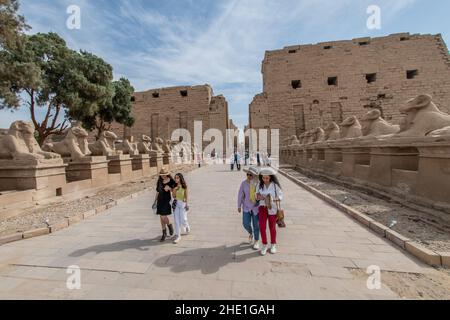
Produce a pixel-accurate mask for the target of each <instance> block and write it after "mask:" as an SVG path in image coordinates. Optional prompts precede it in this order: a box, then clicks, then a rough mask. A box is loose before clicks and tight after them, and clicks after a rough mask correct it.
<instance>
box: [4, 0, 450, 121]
mask: <svg viewBox="0 0 450 320" xmlns="http://www.w3.org/2000/svg"><path fill="white" fill-rule="evenodd" d="M20 4H21V8H20V12H21V14H23V15H24V16H25V18H26V21H27V23H28V24H29V25H30V26H31V27H32V29H31V31H29V33H37V32H49V31H53V32H57V33H58V34H60V35H61V36H62V37H63V38H64V39H65V40H66V41H67V44H68V46H69V47H70V48H72V49H75V50H80V49H82V50H86V51H89V52H92V53H94V54H96V55H99V56H100V57H102V58H103V59H105V60H106V61H107V62H109V63H110V64H111V65H112V66H113V68H114V76H115V78H116V79H118V78H120V77H126V78H128V79H129V80H130V81H131V82H132V84H133V86H134V87H135V88H136V90H137V91H145V90H148V89H152V88H161V87H166V86H178V85H201V84H205V83H208V84H210V85H211V86H212V87H213V89H214V93H215V94H216V95H219V94H223V95H224V96H225V97H226V98H227V101H228V102H229V112H230V118H231V119H233V120H234V122H235V124H236V125H237V126H238V127H240V128H243V127H244V126H245V125H246V124H247V123H248V106H249V104H250V102H251V101H252V99H253V97H254V96H255V95H256V94H258V93H260V92H261V91H262V75H261V62H262V60H263V59H264V54H265V51H266V50H275V49H281V48H283V47H285V46H289V45H297V44H310V43H318V42H325V41H334V40H350V39H353V38H359V37H367V36H369V37H377V36H385V35H389V34H392V33H400V32H410V33H422V34H437V33H441V34H442V35H443V37H444V40H445V41H446V42H447V44H449V45H450V23H448V17H447V15H448V13H449V12H450V1H448V0H433V1H426V0H379V1H376V0H277V1H274V0H164V1H163V0H158V1H157V0H128V1H127V0H39V1H36V0H21V1H20ZM71 5H76V6H78V7H79V8H80V18H81V20H80V21H81V26H80V29H69V28H68V27H67V25H66V22H67V20H68V18H69V14H68V13H67V8H68V7H69V6H71ZM371 5H377V6H378V7H379V8H380V9H381V28H380V29H379V30H377V29H369V28H368V27H367V20H368V18H369V16H370V14H368V13H367V8H368V7H369V6H371ZM42 113H43V112H41V114H40V116H42ZM18 119H24V120H29V119H30V116H29V111H28V109H27V108H26V107H25V106H23V107H22V108H20V109H19V110H18V111H15V112H13V113H11V111H7V110H0V128H7V127H9V125H10V123H11V122H12V121H14V120H18Z"/></svg>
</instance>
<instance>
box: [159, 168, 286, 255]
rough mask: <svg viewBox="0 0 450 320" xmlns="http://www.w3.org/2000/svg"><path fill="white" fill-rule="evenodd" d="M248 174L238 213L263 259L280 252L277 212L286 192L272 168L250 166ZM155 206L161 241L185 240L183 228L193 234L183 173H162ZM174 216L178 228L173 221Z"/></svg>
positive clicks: (250, 241)
mask: <svg viewBox="0 0 450 320" xmlns="http://www.w3.org/2000/svg"><path fill="white" fill-rule="evenodd" d="M246 174H247V179H246V180H245V181H243V182H242V184H241V186H240V188H239V193H238V202H237V206H238V212H239V213H242V217H243V225H244V228H245V230H246V231H247V232H248V235H249V236H248V241H249V244H250V245H251V246H252V247H253V249H254V250H260V252H261V254H262V255H263V256H264V255H266V254H267V252H268V251H269V252H270V253H272V254H275V253H276V252H277V219H278V217H277V212H278V209H279V208H280V207H281V205H280V202H281V200H282V199H283V191H282V189H281V186H280V183H279V181H278V178H277V176H276V172H275V171H274V170H273V169H272V168H270V167H268V168H263V169H261V170H259V169H258V168H256V167H250V169H249V170H248V171H247V173H246ZM153 206H154V209H156V213H157V214H158V215H159V216H160V221H161V227H162V237H161V242H163V241H165V240H166V239H168V238H169V237H170V238H172V237H173V239H174V240H173V242H174V243H175V244H178V243H179V242H180V240H181V231H182V229H184V232H185V233H186V234H189V232H190V226H189V222H188V211H189V206H188V186H187V184H186V181H185V179H184V177H183V175H182V174H181V173H177V174H176V175H175V177H174V178H172V176H171V175H170V172H169V171H168V170H167V169H166V168H163V169H162V170H161V171H160V174H159V179H158V182H157V186H156V198H155V203H154V205H153ZM172 214H173V216H174V224H175V226H173V225H172V224H171V223H170V220H169V216H170V215H172ZM267 225H269V232H270V246H269V244H268V239H267V231H266V230H267ZM260 238H261V242H262V243H260Z"/></svg>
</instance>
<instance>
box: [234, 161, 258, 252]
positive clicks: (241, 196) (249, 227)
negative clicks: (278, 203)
mask: <svg viewBox="0 0 450 320" xmlns="http://www.w3.org/2000/svg"><path fill="white" fill-rule="evenodd" d="M257 186H258V170H257V169H256V168H253V167H251V168H249V170H248V172H247V179H246V180H245V181H244V182H242V184H241V187H240V188H239V193H238V212H239V213H242V221H243V225H244V229H245V230H246V231H247V232H248V234H249V236H248V242H249V243H250V245H253V249H255V250H259V248H260V246H259V217H258V206H257V201H256V189H257Z"/></svg>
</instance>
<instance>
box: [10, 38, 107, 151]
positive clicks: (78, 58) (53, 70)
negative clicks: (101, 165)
mask: <svg viewBox="0 0 450 320" xmlns="http://www.w3.org/2000/svg"><path fill="white" fill-rule="evenodd" d="M14 59H15V61H19V62H20V63H31V64H33V65H35V66H36V67H37V68H38V69H39V71H40V77H39V81H37V82H33V83H30V84H29V85H22V86H18V88H20V89H21V90H23V91H24V92H25V93H26V96H27V104H28V107H29V109H30V115H31V119H32V121H33V123H34V126H35V128H36V131H37V140H38V143H39V144H40V145H42V144H43V143H44V141H45V140H46V139H47V137H49V136H50V135H61V134H63V133H64V131H65V130H66V129H67V128H68V126H69V125H68V120H70V119H73V120H80V119H83V118H85V117H89V116H93V115H94V114H96V112H97V111H98V109H99V107H100V106H102V105H104V104H106V103H108V102H109V101H110V100H111V99H112V97H113V93H114V89H113V85H112V79H113V76H112V67H111V66H110V65H109V64H108V63H106V62H105V61H104V60H102V59H101V58H99V57H97V56H95V55H93V54H90V53H87V52H83V51H81V52H76V51H73V50H70V49H69V48H68V47H67V45H66V42H65V41H64V39H62V38H61V37H60V36H58V35H57V34H56V33H46V34H43V33H38V34H36V35H32V36H28V37H27V42H26V46H25V49H24V50H21V51H18V52H16V55H15V57H14ZM38 108H44V109H46V111H45V115H44V118H43V120H42V122H39V121H38V119H37V115H36V113H37V109H38Z"/></svg>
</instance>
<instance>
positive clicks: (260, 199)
mask: <svg viewBox="0 0 450 320" xmlns="http://www.w3.org/2000/svg"><path fill="white" fill-rule="evenodd" d="M282 199H283V191H282V189H281V186H280V183H279V181H278V178H277V176H276V173H275V171H274V170H273V169H271V168H264V169H261V170H260V171H259V170H258V169H257V168H255V167H251V168H250V169H249V170H248V171H247V179H246V180H245V181H243V182H242V184H241V187H240V188H239V193H238V212H239V213H242V215H243V216H242V217H243V225H244V228H245V230H246V231H247V232H248V234H249V236H248V240H249V243H250V245H252V246H253V249H254V250H261V254H262V255H263V256H264V255H266V254H267V251H268V250H269V252H270V253H272V254H275V253H276V252H277V219H278V217H277V212H278V208H280V207H281V205H280V202H281V200H282ZM267 224H269V232H270V247H269V246H268V240H267V231H266V229H267ZM260 238H261V241H262V245H261V244H260Z"/></svg>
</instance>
